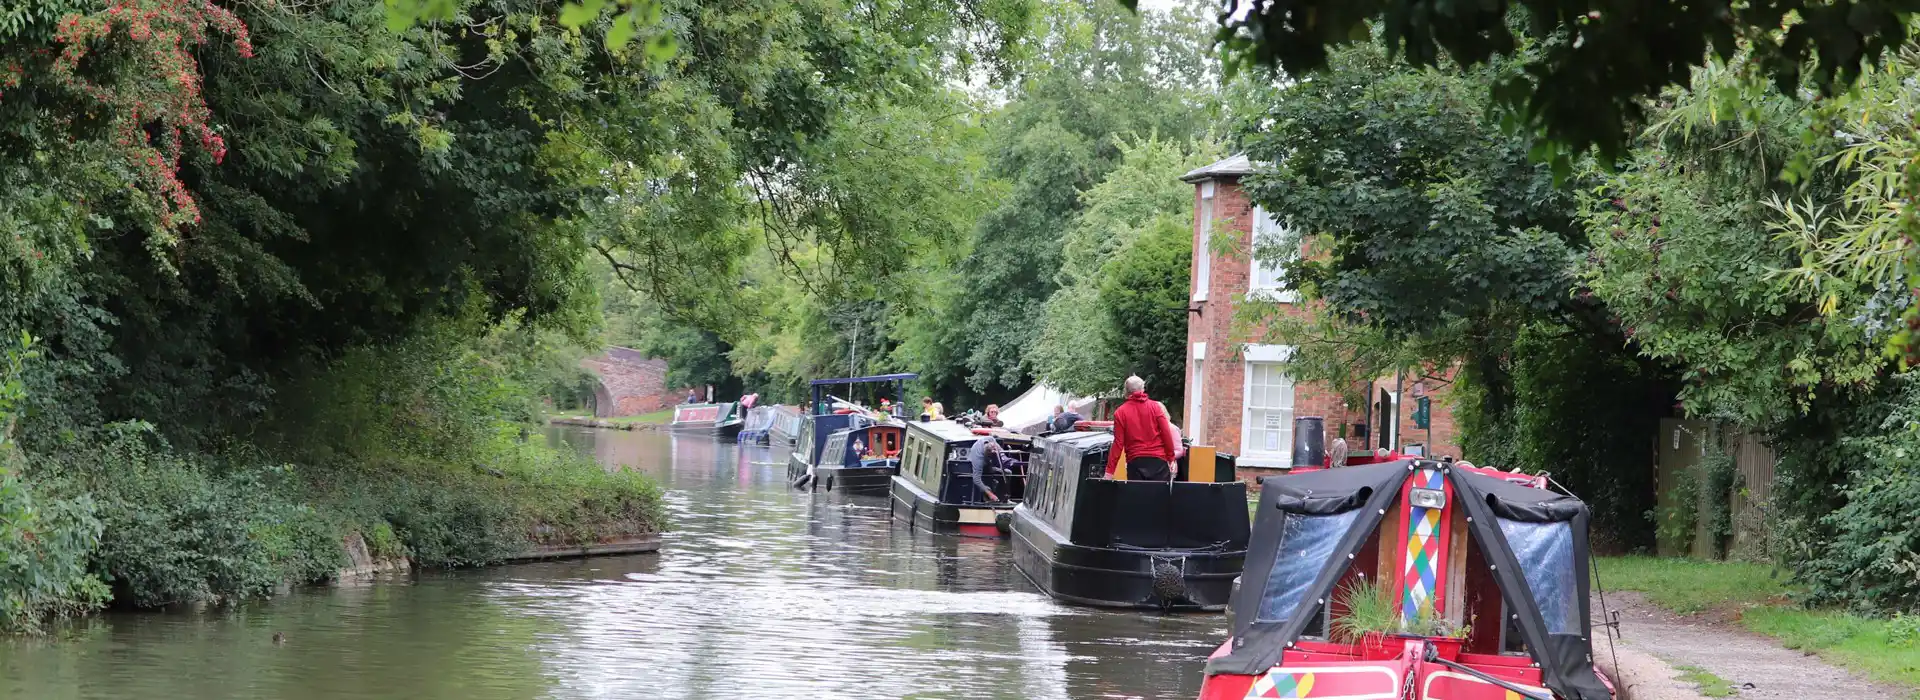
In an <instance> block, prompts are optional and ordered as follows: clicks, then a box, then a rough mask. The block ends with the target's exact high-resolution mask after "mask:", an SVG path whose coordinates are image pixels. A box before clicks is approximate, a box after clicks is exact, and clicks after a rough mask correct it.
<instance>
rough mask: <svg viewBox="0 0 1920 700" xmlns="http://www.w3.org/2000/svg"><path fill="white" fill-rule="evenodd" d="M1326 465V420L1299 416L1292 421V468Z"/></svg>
mask: <svg viewBox="0 0 1920 700" xmlns="http://www.w3.org/2000/svg"><path fill="white" fill-rule="evenodd" d="M1326 465H1327V419H1325V418H1322V417H1320V416H1300V417H1299V418H1295V419H1293V466H1295V467H1324V466H1326Z"/></svg>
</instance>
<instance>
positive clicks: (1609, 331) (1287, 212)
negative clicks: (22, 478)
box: [1241, 45, 1668, 545]
mask: <svg viewBox="0 0 1920 700" xmlns="http://www.w3.org/2000/svg"><path fill="white" fill-rule="evenodd" d="M1507 70H1508V68H1506V67H1504V65H1503V64H1496V65H1492V66H1482V67H1477V68H1472V69H1466V70H1461V69H1452V68H1444V69H1421V68H1415V67H1412V66H1409V65H1407V64H1406V63H1405V62H1403V61H1399V60H1396V59H1392V58H1389V57H1388V56H1387V55H1386V52H1385V51H1384V50H1382V49H1381V48H1379V47H1377V46H1372V45H1361V46H1357V47H1353V48H1348V49H1341V50H1338V51H1335V52H1334V53H1333V54H1332V55H1331V56H1329V57H1328V68H1327V70H1326V71H1325V72H1323V73H1320V74H1317V75H1315V76H1314V79H1313V80H1311V81H1305V82H1301V83H1297V84H1293V85H1288V86H1284V87H1279V88H1275V89H1272V90H1270V91H1267V92H1266V93H1265V94H1262V93H1258V92H1256V93H1255V94H1253V95H1251V96H1249V97H1246V98H1243V99H1244V100H1248V101H1252V102H1254V103H1256V104H1261V105H1265V107H1264V108H1263V109H1261V110H1260V111H1258V112H1252V113H1248V114H1245V115H1242V117H1241V118H1242V120H1243V124H1245V126H1244V127H1243V130H1242V138H1243V139H1244V140H1245V142H1246V145H1247V151H1248V153H1249V154H1251V155H1252V156H1253V157H1255V158H1256V159H1258V160H1262V161H1266V162H1268V163H1271V164H1272V166H1271V167H1270V169H1268V170H1267V171H1265V172H1262V173H1259V174H1256V175H1255V176H1253V177H1252V178H1251V179H1250V186H1249V192H1250V194H1251V195H1252V197H1253V199H1254V201H1255V202H1257V203H1259V204H1260V205H1262V206H1263V207H1264V208H1265V209H1266V210H1267V211H1268V212H1272V213H1273V214H1274V215H1275V216H1276V217H1277V218H1278V219H1279V220H1281V221H1283V222H1285V225H1286V226H1287V227H1288V229H1289V231H1291V234H1290V235H1288V236H1284V237H1282V238H1281V239H1280V240H1277V241H1267V242H1262V243H1260V244H1258V246H1257V247H1256V250H1255V251H1253V253H1254V255H1256V256H1259V257H1261V258H1263V259H1265V260H1268V261H1271V262H1273V263H1276V264H1278V265H1279V266H1280V268H1281V270H1282V275H1283V276H1284V278H1285V280H1286V282H1287V285H1288V286H1289V287H1290V288H1292V289H1294V290H1297V291H1298V292H1299V293H1300V294H1301V295H1302V297H1303V299H1304V300H1305V301H1306V307H1307V313H1305V314H1299V313H1295V312H1294V310H1293V307H1292V306H1291V305H1285V304H1278V303H1274V302H1272V301H1262V300H1258V299H1254V300H1250V301H1249V303H1248V304H1246V305H1245V310H1243V312H1242V313H1243V315H1245V316H1247V317H1248V318H1246V319H1245V320H1246V321H1248V322H1249V323H1250V324H1251V323H1257V324H1260V325H1261V326H1263V327H1265V328H1266V333H1267V335H1268V336H1269V337H1270V338H1271V341H1272V342H1277V343H1281V344H1286V345H1290V346H1293V347H1294V348H1295V352H1294V353H1293V355H1292V356H1291V357H1290V358H1289V361H1288V367H1289V369H1290V373H1291V374H1293V375H1294V377H1295V379H1296V381H1301V380H1310V381H1322V382H1326V383H1328V384H1329V385H1331V386H1335V387H1340V388H1342V389H1347V388H1349V387H1355V386H1356V385H1357V384H1358V383H1363V382H1366V381H1369V380H1372V379H1374V378H1376V377H1380V376H1388V375H1392V374H1394V373H1395V372H1397V371H1399V372H1408V373H1410V375H1411V376H1423V377H1427V378H1428V379H1429V380H1430V381H1433V382H1436V383H1442V382H1446V381H1448V380H1449V378H1464V379H1466V380H1467V381H1465V382H1463V383H1462V385H1461V386H1459V387H1457V388H1456V390H1455V391H1452V392H1450V396H1451V400H1452V401H1453V402H1454V403H1455V406H1456V410H1458V411H1460V412H1462V413H1463V414H1464V415H1463V423H1464V425H1465V426H1466V427H1467V428H1468V434H1467V435H1466V437H1465V439H1464V442H1465V445H1466V446H1467V447H1468V448H1469V450H1468V454H1467V455H1465V456H1466V457H1468V458H1470V459H1473V460H1475V461H1476V462H1482V463H1485V462H1486V461H1489V460H1491V461H1492V463H1496V464H1499V463H1505V464H1512V465H1524V466H1530V467H1533V468H1536V469H1538V468H1546V469H1550V470H1552V471H1553V472H1554V473H1555V476H1556V478H1557V479H1559V480H1560V481H1561V482H1563V483H1565V484H1567V485H1568V486H1570V487H1573V488H1574V489H1575V490H1576V491H1578V492H1581V493H1582V494H1592V495H1594V496H1596V497H1598V498H1600V499H1603V500H1601V501H1600V502H1601V503H1602V504H1603V507H1602V510H1601V511H1600V512H1599V513H1597V516H1598V517H1596V521H1597V523H1598V526H1599V527H1601V528H1602V530H1603V532H1605V533H1608V534H1611V535H1614V536H1615V537H1617V538H1618V539H1619V540H1620V541H1622V542H1624V543H1625V544H1628V545H1640V544H1647V543H1649V542H1648V541H1646V540H1645V539H1644V533H1646V532H1647V530H1648V528H1647V527H1646V526H1645V517H1644V513H1645V511H1646V510H1648V509H1649V508H1650V504H1651V497H1652V493H1651V484H1652V467H1653V465H1652V464H1650V463H1648V462H1647V461H1646V460H1645V459H1644V456H1645V455H1644V451H1643V450H1637V449H1634V448H1632V447H1630V446H1633V445H1645V444H1646V442H1647V440H1648V438H1649V437H1650V436H1651V433H1652V430H1653V427H1654V426H1655V424H1656V423H1657V419H1658V417H1659V416H1660V415H1661V412H1662V411H1663V409H1664V404H1665V403H1668V402H1666V401H1662V400H1661V399H1660V398H1659V394H1660V379H1661V376H1660V371H1659V370H1658V368H1655V367H1648V366H1643V365H1642V364H1641V363H1640V362H1638V361H1637V360H1636V359H1635V358H1634V356H1633V355H1632V354H1631V353H1630V352H1628V351H1626V350H1624V349H1623V346H1624V342H1625V339H1624V336H1623V334H1622V333H1621V331H1620V330H1619V328H1618V327H1617V326H1616V325H1614V324H1613V323H1611V322H1610V319H1609V318H1608V316H1607V314H1606V312H1605V309H1604V308H1603V307H1602V306H1601V305H1600V304H1599V303H1598V302H1597V301H1595V300H1594V299H1593V298H1592V297H1591V295H1586V296H1577V295H1575V294H1572V293H1571V290H1572V288H1573V287H1574V286H1575V285H1576V279H1575V276H1574V275H1575V272H1576V263H1577V262H1578V261H1579V260H1580V259H1581V256H1582V254H1583V252H1584V251H1585V250H1586V248H1587V245H1588V244H1587V241H1588V232H1587V229H1586V227H1585V226H1583V225H1582V221H1581V220H1580V218H1579V216H1578V214H1579V211H1580V209H1579V194H1578V190H1577V187H1579V186H1581V185H1584V184H1586V182H1587V181H1586V180H1574V181H1557V180H1556V178H1555V177H1554V176H1553V173H1552V172H1550V169H1549V168H1548V167H1547V166H1545V165H1542V164H1538V163H1534V162H1532V161H1531V160H1529V158H1528V144H1527V141H1526V140H1525V139H1522V138H1519V137H1515V136H1512V135H1509V134H1507V133H1506V132H1504V131H1502V130H1501V128H1500V126H1499V118H1498V116H1497V114H1495V113H1494V110H1493V109H1492V106H1491V103H1490V100H1489V98H1488V96H1487V92H1486V89H1485V88H1486V86H1487V84H1488V83H1490V82H1494V81H1497V80H1500V79H1502V78H1503V76H1504V75H1505V73H1506V71H1507ZM1303 245H1304V246H1305V248H1306V249H1307V250H1309V251H1311V252H1310V254H1308V255H1298V254H1296V253H1295V251H1299V250H1301V248H1302V246H1303ZM1454 367H1458V368H1459V369H1458V371H1457V372H1454V371H1449V370H1450V368H1454ZM1650 397H1651V400H1650ZM1351 398H1361V397H1351ZM1596 415H1605V416H1613V417H1625V418H1627V419H1626V420H1608V421H1591V420H1589V419H1588V418H1587V417H1588V416H1596Z"/></svg>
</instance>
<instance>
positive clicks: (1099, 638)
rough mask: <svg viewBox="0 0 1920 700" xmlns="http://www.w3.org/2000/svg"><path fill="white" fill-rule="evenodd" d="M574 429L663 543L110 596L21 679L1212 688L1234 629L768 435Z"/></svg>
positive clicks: (71, 691) (875, 694) (41, 699)
mask: <svg viewBox="0 0 1920 700" xmlns="http://www.w3.org/2000/svg"><path fill="white" fill-rule="evenodd" d="M550 435H551V437H552V438H553V439H555V440H558V441H562V442H564V443H565V444H568V445H571V446H573V447H574V448H576V449H579V450H581V451H583V452H586V453H590V454H592V455H594V456H596V457H597V458H598V459H599V460H601V462H602V463H604V464H606V465H608V467H609V468H630V469H638V470H641V471H643V472H645V473H647V474H650V475H652V476H654V477H655V478H656V479H658V480H659V481H660V482H661V483H662V484H663V485H664V486H665V487H666V503H667V506H668V509H669V511H670V513H671V516H672V532H670V533H669V534H668V535H667V536H666V537H665V544H664V546H663V547H662V548H661V550H660V552H659V553H657V554H646V555H637V556H627V557H610V558H599V559H586V560H579V561H568V562H551V563H539V564H523V565H512V566H501V567H492V568H485V569H477V570H471V571H459V572H450V573H426V574H421V575H417V576H413V577H402V578H399V579H397V580H393V581H386V582H381V583H376V584H371V585H358V586H345V587H328V588H316V589H310V590H302V591H298V592H296V593H294V594H292V595H289V596H283V597H281V598H277V599H274V600H270V601H263V602H260V603H255V604H251V605H247V606H243V607H239V608H235V609H225V610H216V611H206V612H169V613H127V614H111V615H104V616H100V617H98V618H95V619H91V620H87V621H83V622H80V623H76V624H74V625H71V626H69V627H67V628H64V629H63V630H61V632H60V633H59V634H57V635H54V636H52V637H51V638H48V639H36V640H9V641H5V642H0V698H32V699H33V700H69V699H81V698H86V699H93V698H102V699H104V698H113V699H114V700H124V699H134V698H183V699H185V698H191V699H194V700H204V699H213V698H249V699H252V698H260V699H284V700H336V699H337V700H347V699H354V700H358V699H361V698H383V699H384V698H396V699H405V700H437V699H446V700H519V699H522V698H525V699H533V698H566V699H571V698H776V697H792V698H907V697H910V698H1034V699H1043V698H1192V697H1194V696H1195V695H1196V694H1197V693H1198V691H1199V686H1200V668H1201V665H1202V660H1203V659H1204V658H1205V657H1206V655H1207V652H1208V651H1209V650H1210V649H1211V648H1212V647H1213V645H1215V644H1217V643H1218V642H1219V640H1220V639H1222V638H1223V637H1224V635H1225V632H1226V630H1225V620H1224V618H1222V617H1220V616H1217V615H1202V616H1194V615H1174V616H1165V615H1158V614H1153V613H1120V612H1109V611H1102V610H1093V609H1088V608H1079V607H1073V606H1066V605H1061V604H1057V603H1055V602H1053V601H1052V600H1050V599H1048V598H1047V597H1046V596H1044V595H1042V594H1040V593H1039V592H1038V591H1037V590H1036V589H1034V588H1033V587H1032V586H1031V585H1030V584H1028V583H1027V582H1026V580H1025V579H1024V578H1022V577H1021V575H1020V573H1019V572H1018V571H1016V570H1015V569H1014V568H1013V566H1012V564H1011V561H1010V556H1009V555H1010V552H1009V550H1008V545H1007V544H1006V543H1005V542H1004V541H996V540H982V539H970V538H958V537H950V536H936V535H931V534H928V533H925V532H915V531H911V530H909V529H907V528H906V527H905V526H904V525H901V524H896V523H895V522H894V521H892V519H891V518H890V517H889V514H888V510H887V501H886V499H885V498H884V497H879V496H874V497H850V496H846V495H843V494H825V493H804V492H796V491H794V490H792V489H789V488H787V486H786V484H785V465H784V464H783V463H780V457H778V456H775V455H772V454H770V453H769V452H768V451H767V449H766V448H756V447H739V446H735V445H732V444H725V443H720V442H716V441H715V440H713V439H711V438H706V437H697V436H675V435H669V434H666V433H655V432H622V431H599V430H591V429H572V428H565V429H554V430H553V431H552V432H551V434H550ZM276 632H279V633H282V634H284V635H285V640H286V641H285V643H284V644H279V645H276V644H274V643H273V637H274V634H275V633H276Z"/></svg>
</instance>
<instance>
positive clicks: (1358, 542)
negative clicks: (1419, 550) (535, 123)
mask: <svg viewBox="0 0 1920 700" xmlns="http://www.w3.org/2000/svg"><path fill="white" fill-rule="evenodd" d="M1413 464H1414V462H1413V460H1400V461H1396V462H1385V463H1381V464H1369V465H1365V466H1356V467H1346V468H1341V469H1324V470H1319V471H1313V472H1305V473H1300V474H1282V475H1279V476H1269V477H1266V478H1264V479H1261V480H1260V489H1261V491H1260V507H1259V509H1258V511H1257V512H1256V515H1255V517H1254V525H1253V535H1252V537H1251V538H1250V539H1249V541H1248V542H1247V558H1246V570H1245V573H1242V574H1241V578H1240V592H1239V593H1238V594H1237V595H1236V596H1234V599H1233V603H1232V605H1233V621H1234V622H1233V626H1234V629H1233V645H1234V646H1233V650H1232V652H1230V653H1228V654H1226V655H1224V656H1220V657H1217V658H1214V659H1211V660H1209V661H1207V674H1208V675H1215V674H1222V673H1232V674H1243V675H1251V674H1256V673H1261V672H1264V671H1266V670H1267V669H1269V668H1272V667H1273V665H1274V664H1275V663H1278V662H1279V661H1280V655H1281V653H1282V652H1284V651H1286V648H1287V645H1288V644H1289V643H1292V642H1293V640H1295V639H1297V638H1299V636H1300V633H1301V631H1303V630H1305V629H1306V627H1307V624H1308V623H1309V622H1311V621H1312V619H1313V614H1314V611H1315V610H1317V609H1318V608H1319V607H1320V606H1321V605H1322V604H1324V601H1325V600H1326V599H1327V597H1328V595H1329V594H1331V593H1332V591H1333V587H1334V584H1336V583H1338V582H1339V580H1340V575H1341V574H1342V573H1345V571H1346V569H1347V566H1348V565H1349V564H1351V563H1352V558H1353V556H1354V555H1356V554H1358V553H1359V551H1360V549H1361V548H1362V547H1364V546H1366V542H1367V538H1368V537H1371V536H1372V535H1373V532H1374V529H1375V528H1377V527H1379V525H1380V519H1381V517H1382V516H1384V515H1385V514H1386V509H1387V507H1388V506H1390V505H1392V503H1393V501H1394V499H1395V498H1398V497H1399V495H1400V486H1401V484H1403V483H1405V482H1406V480H1407V476H1408V475H1410V474H1412V473H1413ZM1283 547H1284V548H1286V550H1287V552H1286V554H1285V555H1284V556H1283V555H1282V552H1281V550H1282V548H1283ZM1289 560H1291V561H1292V562H1293V563H1288V562H1289ZM1275 561H1281V562H1283V565H1282V566H1280V567H1278V571H1277V572H1276V567H1275V566H1274V562H1275ZM1269 588H1275V589H1276V590H1275V591H1274V592H1275V595H1274V596H1272V597H1273V600H1272V601H1269V600H1268V599H1269V595H1268V593H1269Z"/></svg>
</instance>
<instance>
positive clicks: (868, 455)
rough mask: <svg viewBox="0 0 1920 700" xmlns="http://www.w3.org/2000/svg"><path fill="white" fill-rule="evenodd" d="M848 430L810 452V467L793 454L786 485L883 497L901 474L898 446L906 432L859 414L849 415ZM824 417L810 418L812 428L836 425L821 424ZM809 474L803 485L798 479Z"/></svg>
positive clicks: (891, 424)
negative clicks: (880, 495) (875, 494)
mask: <svg viewBox="0 0 1920 700" xmlns="http://www.w3.org/2000/svg"><path fill="white" fill-rule="evenodd" d="M848 417H849V420H847V421H846V423H847V427H845V428H841V429H839V430H835V431H833V432H832V433H830V434H828V435H827V437H826V439H825V440H824V441H822V442H821V443H820V448H819V449H818V450H814V451H812V455H813V457H812V459H813V460H814V462H813V463H811V464H808V463H804V462H801V461H800V458H801V456H802V455H801V453H800V452H799V451H797V450H796V451H795V452H794V453H793V458H791V459H789V460H788V461H787V483H790V484H800V485H804V486H807V487H809V488H812V489H814V490H822V489H824V490H827V491H843V492H847V493H886V492H887V486H888V484H890V483H892V480H893V475H894V474H898V473H900V444H901V442H902V438H903V437H904V436H905V432H906V428H905V426H904V425H902V424H901V423H898V422H892V421H889V422H884V423H882V422H876V421H874V420H873V419H872V418H871V417H868V416H865V415H861V414H857V413H856V414H849V415H848ZM822 418H827V416H811V417H810V419H811V420H810V421H809V422H810V423H811V424H812V425H820V424H822V423H837V422H839V421H831V420H830V421H821V420H819V419H822ZM809 473H811V475H812V478H810V479H807V480H806V481H805V482H802V481H801V478H802V477H804V476H807V475H808V474H809Z"/></svg>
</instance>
